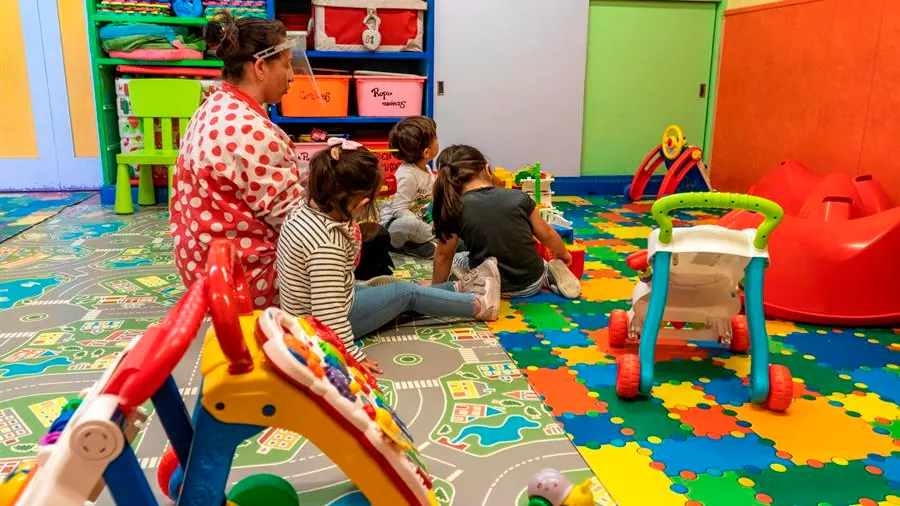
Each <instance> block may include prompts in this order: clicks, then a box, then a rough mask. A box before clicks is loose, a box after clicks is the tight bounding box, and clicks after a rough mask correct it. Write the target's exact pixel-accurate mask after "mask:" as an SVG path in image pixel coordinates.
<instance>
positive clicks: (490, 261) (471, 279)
mask: <svg viewBox="0 0 900 506" xmlns="http://www.w3.org/2000/svg"><path fill="white" fill-rule="evenodd" d="M459 274H462V275H461V276H460V275H459ZM453 275H454V277H457V278H458V280H457V281H454V287H455V288H456V291H457V292H463V293H474V294H476V295H483V294H484V293H485V292H486V290H487V287H486V285H485V281H487V280H488V279H495V280H496V281H497V287H498V288H499V286H500V269H498V268H497V259H496V258H494V257H489V258H486V259H485V260H484V261H483V262H481V265H479V266H478V267H476V268H474V269H470V270H469V271H468V272H466V273H461V272H459V270H457V271H456V272H453Z"/></svg>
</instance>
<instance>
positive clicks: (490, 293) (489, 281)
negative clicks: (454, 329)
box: [462, 257, 500, 321]
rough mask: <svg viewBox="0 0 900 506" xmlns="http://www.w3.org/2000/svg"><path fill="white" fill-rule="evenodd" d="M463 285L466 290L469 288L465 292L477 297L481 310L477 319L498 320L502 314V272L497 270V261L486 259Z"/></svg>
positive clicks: (469, 274)
mask: <svg viewBox="0 0 900 506" xmlns="http://www.w3.org/2000/svg"><path fill="white" fill-rule="evenodd" d="M462 283H463V284H464V288H468V289H467V290H464V291H467V292H470V293H474V294H475V295H476V301H477V304H478V308H479V310H478V312H477V313H476V314H475V318H478V319H479V320H485V321H494V320H496V319H497V317H498V315H499V313H500V270H499V269H498V268H497V259H496V258H494V257H490V258H488V259H486V260H485V261H484V262H482V263H481V265H479V266H478V267H477V268H476V269H472V270H471V271H469V273H468V274H466V276H465V279H464V280H463V281H462Z"/></svg>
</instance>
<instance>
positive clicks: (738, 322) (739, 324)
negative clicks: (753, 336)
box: [731, 314, 750, 353]
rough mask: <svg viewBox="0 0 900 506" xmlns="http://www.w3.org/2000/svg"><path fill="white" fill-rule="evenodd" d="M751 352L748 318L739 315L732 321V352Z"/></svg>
mask: <svg viewBox="0 0 900 506" xmlns="http://www.w3.org/2000/svg"><path fill="white" fill-rule="evenodd" d="M748 350H750V329H749V328H748V327H747V317H746V316H745V315H742V314H739V315H735V316H734V318H732V319H731V351H733V352H735V353H747V351H748Z"/></svg>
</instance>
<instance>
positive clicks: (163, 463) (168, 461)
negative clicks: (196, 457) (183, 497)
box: [156, 446, 179, 499]
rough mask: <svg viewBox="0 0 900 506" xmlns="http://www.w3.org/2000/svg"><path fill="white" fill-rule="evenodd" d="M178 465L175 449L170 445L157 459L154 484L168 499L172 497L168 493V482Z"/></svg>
mask: <svg viewBox="0 0 900 506" xmlns="http://www.w3.org/2000/svg"><path fill="white" fill-rule="evenodd" d="M178 466H179V463H178V456H177V455H175V450H174V449H173V448H172V447H171V446H170V447H168V448H166V452H165V453H163V455H162V459H160V461H159V468H158V469H157V470H156V484H157V485H159V489H160V490H162V492H163V494H165V495H166V497H168V498H169V499H173V498H172V497H171V496H170V495H169V483H171V481H172V475H173V474H175V470H176V469H178Z"/></svg>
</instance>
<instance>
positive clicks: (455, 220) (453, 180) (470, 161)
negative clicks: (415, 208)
mask: <svg viewBox="0 0 900 506" xmlns="http://www.w3.org/2000/svg"><path fill="white" fill-rule="evenodd" d="M435 165H436V166H437V169H438V175H437V178H436V180H435V182H434V205H433V208H432V213H431V215H432V219H433V220H434V235H435V236H437V238H438V240H440V241H446V240H448V239H450V238H451V237H452V236H453V235H455V234H457V233H459V219H460V216H461V215H462V189H463V186H464V185H465V184H466V183H468V182H469V181H471V180H473V179H475V178H477V177H479V176H480V175H481V174H482V173H483V172H484V171H485V169H486V168H487V159H485V157H484V155H483V154H482V153H481V151H478V150H477V149H475V148H473V147H472V146H463V145H457V146H450V147H448V148H447V149H445V150H444V151H442V152H441V154H440V156H438V158H437V160H436V161H435Z"/></svg>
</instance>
